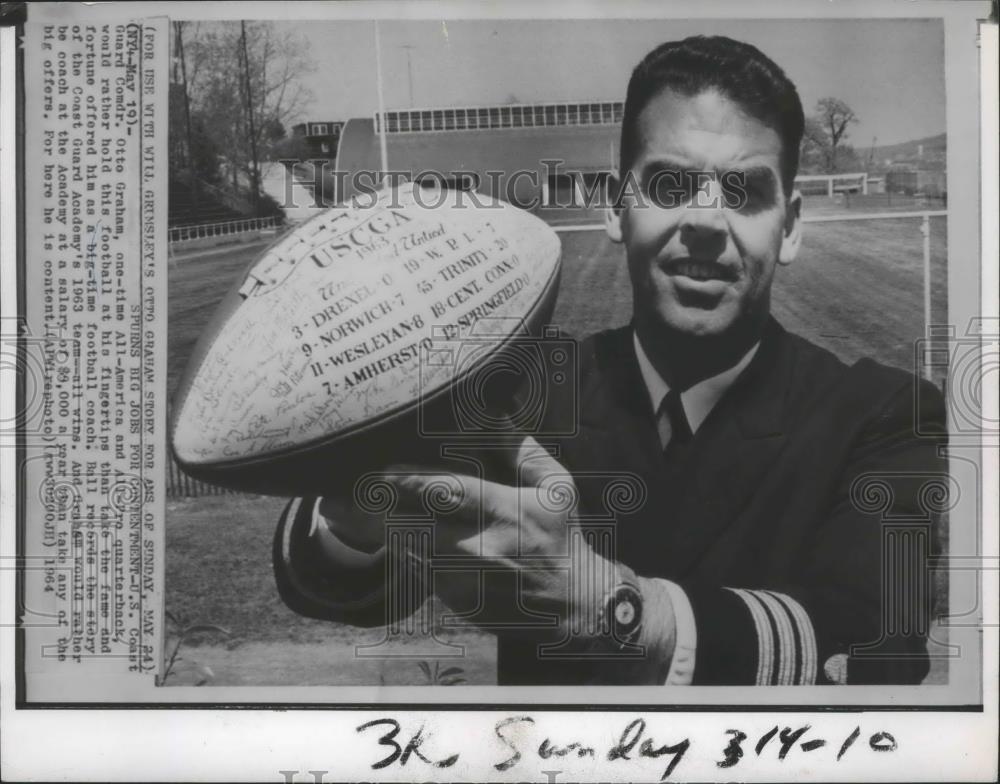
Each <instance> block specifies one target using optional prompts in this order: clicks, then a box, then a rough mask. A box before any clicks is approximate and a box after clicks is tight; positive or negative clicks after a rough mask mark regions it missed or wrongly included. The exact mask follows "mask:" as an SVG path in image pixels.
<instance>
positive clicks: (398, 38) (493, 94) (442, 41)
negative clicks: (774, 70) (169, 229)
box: [275, 19, 945, 148]
mask: <svg viewBox="0 0 1000 784" xmlns="http://www.w3.org/2000/svg"><path fill="white" fill-rule="evenodd" d="M275 24H276V25H279V26H281V27H283V28H284V29H287V30H289V31H293V32H295V33H296V34H297V35H299V36H301V37H302V39H303V40H304V41H305V42H307V44H308V49H309V54H310V57H311V59H312V60H313V62H314V63H315V71H314V72H313V73H311V74H307V75H305V76H303V78H302V84H303V86H305V87H306V88H307V89H308V90H309V91H310V92H311V94H312V98H313V101H312V104H311V109H310V110H309V111H308V112H307V113H304V115H303V116H302V117H300V118H298V119H299V120H305V119H310V120H343V119H347V118H349V117H357V116H370V115H371V114H372V113H373V112H375V111H376V110H377V107H378V103H377V92H376V78H375V50H374V24H373V23H372V22H367V21H361V22H356V21H322V22H310V23H302V22H276V23H275ZM380 33H381V43H382V68H383V75H384V85H385V87H384V96H385V105H386V109H387V110H391V109H403V108H409V107H411V106H413V107H430V106H471V105H482V104H496V103H506V102H510V101H512V100H516V101H518V102H523V103H532V102H546V101H552V102H556V101H583V100H623V99H624V93H625V86H626V84H627V83H628V77H629V74H630V73H631V71H632V68H633V67H634V66H635V64H636V63H637V62H638V61H639V60H640V59H641V58H642V56H643V55H644V54H645V53H646V52H647V51H649V50H650V49H652V48H653V47H654V46H656V45H657V44H658V43H661V42H662V41H666V40H671V39H676V38H683V37H686V36H688V35H693V34H697V33H704V34H719V35H728V36H730V37H733V38H738V39H741V40H744V41H748V42H750V43H752V44H754V45H756V46H757V47H758V48H760V49H761V50H762V51H763V52H764V53H765V54H767V55H768V56H769V57H771V58H772V59H773V60H774V61H775V62H777V63H778V65H780V66H781V67H782V68H783V69H784V70H785V72H786V73H787V74H788V75H789V77H790V78H791V79H792V81H793V82H795V84H796V85H797V87H798V89H799V93H800V95H801V97H802V103H803V106H804V108H805V110H806V113H807V114H810V113H812V111H813V109H814V107H815V105H816V101H817V100H818V99H820V98H822V97H825V96H836V97H838V98H841V99H843V100H845V101H847V103H848V104H850V105H851V107H853V109H854V111H855V113H856V114H857V116H858V118H859V122H858V123H857V124H856V125H853V126H852V127H851V131H850V138H849V139H848V141H849V143H851V144H853V145H854V146H855V147H858V148H867V147H869V146H871V144H872V141H873V139H875V138H877V144H879V145H883V144H894V143H897V142H902V141H908V140H911V139H916V138H921V137H924V136H932V135H934V134H938V133H941V132H943V131H944V129H945V88H944V42H943V41H944V37H943V25H942V23H941V21H940V20H934V19H930V20H922V19H913V20H909V19H908V20H900V19H892V20H815V21H814V20H788V21H784V20H778V21H775V20H711V19H703V20H648V19H646V20H642V21H633V20H612V21H608V20H571V21H565V20H552V21H548V20H543V21H539V20H525V21H521V20H504V21H494V20H463V21H458V20H449V21H447V22H443V21H439V22H434V21H407V22H405V23H404V22H393V21H383V22H381V23H380ZM408 58H409V69H408V63H407V59H408ZM411 85H412V92H411Z"/></svg>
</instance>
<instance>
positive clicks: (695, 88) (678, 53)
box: [621, 35, 805, 195]
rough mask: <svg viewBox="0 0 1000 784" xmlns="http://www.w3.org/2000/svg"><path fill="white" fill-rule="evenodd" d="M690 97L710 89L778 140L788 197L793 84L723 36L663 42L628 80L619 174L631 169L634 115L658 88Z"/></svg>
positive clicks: (795, 105)
mask: <svg viewBox="0 0 1000 784" xmlns="http://www.w3.org/2000/svg"><path fill="white" fill-rule="evenodd" d="M668 88H669V89H671V90H676V91H677V92H679V93H681V94H683V95H688V96H693V95H697V94H698V93H701V92H703V91H705V90H711V89H715V90H718V91H719V92H721V93H722V94H723V95H725V96H726V97H727V98H729V99H730V100H731V101H734V102H736V103H738V104H739V105H740V106H742V107H743V109H744V110H745V111H746V112H747V113H748V114H750V115H751V116H753V117H755V118H757V119H758V120H760V121H761V122H763V123H766V124H767V125H769V126H771V127H772V128H774V129H775V130H776V131H777V132H778V136H779V137H780V138H781V180H782V185H783V186H784V189H785V193H786V195H787V194H789V193H791V190H792V186H793V184H794V182H795V175H796V173H797V172H798V169H799V145H800V144H801V143H802V130H803V126H804V125H805V118H804V115H803V113H802V102H801V101H800V100H799V94H798V91H797V90H796V89H795V85H794V84H792V82H791V81H790V80H789V78H788V77H787V76H785V72H784V71H782V70H781V68H779V67H778V66H777V65H776V64H775V63H774V62H773V61H772V60H771V59H770V58H769V57H767V55H765V54H764V53H763V52H761V51H760V50H759V49H758V48H757V47H755V46H751V45H750V44H746V43H743V42H742V41H734V40H733V39H732V38H726V37H724V36H703V35H697V36H692V37H691V38H685V39H684V40H683V41H668V42H666V43H664V44H660V45H659V46H658V47H656V48H655V49H654V50H653V51H651V52H650V53H649V54H647V55H646V56H645V57H644V58H643V59H642V62H641V63H639V64H638V65H637V66H636V67H635V70H634V71H632V78H631V79H629V83H628V93H627V94H626V96H625V111H624V114H623V116H622V137H621V174H622V176H623V177H624V176H625V175H626V174H627V172H628V170H629V169H630V168H631V166H632V162H633V160H634V158H635V155H636V150H637V148H638V144H639V140H638V138H637V133H638V125H639V115H640V114H641V113H642V110H643V109H644V108H646V105H647V104H648V103H649V102H650V101H651V100H652V99H653V98H654V97H655V96H656V95H658V94H659V93H660V92H661V91H662V90H664V89H668Z"/></svg>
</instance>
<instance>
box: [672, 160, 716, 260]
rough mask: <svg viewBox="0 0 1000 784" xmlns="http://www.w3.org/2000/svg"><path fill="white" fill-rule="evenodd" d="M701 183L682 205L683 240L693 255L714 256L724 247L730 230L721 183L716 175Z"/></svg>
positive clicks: (681, 228) (681, 232)
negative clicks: (724, 210)
mask: <svg viewBox="0 0 1000 784" xmlns="http://www.w3.org/2000/svg"><path fill="white" fill-rule="evenodd" d="M699 184H700V185H701V187H700V188H699V189H698V190H696V191H695V192H694V194H693V195H692V197H691V199H690V201H688V203H687V204H686V205H684V207H682V208H681V209H682V214H681V217H680V234H681V237H680V239H681V242H682V243H683V244H684V245H685V246H686V247H687V248H688V251H689V252H690V253H691V254H692V255H699V256H702V257H704V256H709V257H715V256H719V255H721V254H722V252H723V251H724V250H725V248H726V235H727V233H728V230H727V226H726V217H725V215H724V213H723V204H724V201H723V193H722V186H721V184H720V183H719V180H718V179H717V178H715V177H711V178H709V179H707V180H706V181H704V182H702V183H699Z"/></svg>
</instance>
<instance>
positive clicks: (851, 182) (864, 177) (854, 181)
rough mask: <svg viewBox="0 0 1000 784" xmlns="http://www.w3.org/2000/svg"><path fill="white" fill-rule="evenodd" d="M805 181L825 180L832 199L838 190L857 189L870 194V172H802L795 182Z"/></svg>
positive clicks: (828, 193)
mask: <svg viewBox="0 0 1000 784" xmlns="http://www.w3.org/2000/svg"><path fill="white" fill-rule="evenodd" d="M838 181H839V184H837V183H838ZM805 182H825V183H826V195H827V196H829V197H830V198H831V199H832V198H833V194H834V193H835V192H837V191H851V190H853V191H857V190H860V191H861V193H862V194H864V195H866V196H867V195H868V172H849V173H844V174H800V175H798V176H797V177H796V178H795V184H796V185H798V184H799V183H805Z"/></svg>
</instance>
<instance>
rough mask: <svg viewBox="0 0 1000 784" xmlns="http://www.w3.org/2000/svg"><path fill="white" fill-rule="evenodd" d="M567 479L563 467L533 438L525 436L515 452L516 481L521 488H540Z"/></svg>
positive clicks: (566, 473)
mask: <svg viewBox="0 0 1000 784" xmlns="http://www.w3.org/2000/svg"><path fill="white" fill-rule="evenodd" d="M568 477H569V471H567V470H566V469H565V468H564V467H563V465H562V464H561V463H560V462H559V461H558V460H556V459H555V458H554V457H552V455H550V454H549V453H548V450H546V449H545V448H544V447H543V446H542V445H541V444H539V443H538V442H537V441H536V440H535V439H534V437H533V436H525V437H524V439H523V440H522V441H521V445H520V446H519V447H518V450H517V479H518V485H520V486H522V487H542V486H544V485H546V484H551V483H552V482H554V481H557V480H559V481H563V482H564V481H565V480H566V479H567V478H568Z"/></svg>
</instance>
